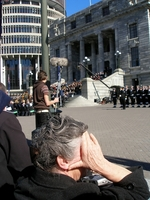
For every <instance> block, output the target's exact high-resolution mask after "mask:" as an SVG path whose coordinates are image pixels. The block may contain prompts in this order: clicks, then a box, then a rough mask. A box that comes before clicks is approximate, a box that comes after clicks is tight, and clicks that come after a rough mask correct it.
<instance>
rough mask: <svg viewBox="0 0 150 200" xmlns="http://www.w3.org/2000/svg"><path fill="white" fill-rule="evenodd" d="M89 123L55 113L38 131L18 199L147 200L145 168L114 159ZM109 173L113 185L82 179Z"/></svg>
mask: <svg viewBox="0 0 150 200" xmlns="http://www.w3.org/2000/svg"><path fill="white" fill-rule="evenodd" d="M87 130H88V126H87V125H86V124H84V123H82V122H80V121H77V120H74V119H72V118H71V117H69V116H65V117H62V116H55V117H52V118H50V120H49V122H48V123H47V124H46V125H43V126H42V127H41V128H40V129H37V130H36V132H34V134H33V135H32V143H31V153H32V160H33V163H34V167H29V168H27V169H26V170H24V176H23V177H21V178H20V179H19V180H18V184H17V187H16V190H15V193H14V195H15V198H16V200H37V199H38V200H81V199H82V200H83V199H92V200H93V199H94V200H106V199H107V200H123V199H128V200H137V199H138V200H147V199H148V198H149V196H150V193H149V189H148V185H147V182H146V180H145V179H144V176H143V169H142V167H140V166H137V167H131V168H129V169H127V168H124V167H122V166H119V165H116V164H114V163H111V162H109V161H108V160H107V159H106V158H105V157H104V155H103V153H102V151H101V147H100V145H99V143H98V141H97V139H96V138H95V137H94V135H93V134H89V133H88V131H87ZM88 170H91V172H92V173H96V174H100V175H101V176H102V177H105V179H106V180H109V182H107V183H108V184H107V185H103V186H99V185H98V184H96V183H97V182H95V183H93V182H90V181H86V182H84V181H82V180H83V179H81V178H82V177H84V176H85V175H87V174H86V172H87V171H88Z"/></svg>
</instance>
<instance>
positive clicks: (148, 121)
mask: <svg viewBox="0 0 150 200" xmlns="http://www.w3.org/2000/svg"><path fill="white" fill-rule="evenodd" d="M85 105H86V104H84V106H81V105H79V107H78V106H77V104H76V107H69V106H67V104H66V106H65V107H63V108H61V110H62V113H61V114H62V115H69V116H72V117H73V118H75V119H78V120H80V121H83V122H84V123H86V124H88V126H89V132H91V133H93V134H94V135H95V136H96V138H97V139H98V141H99V143H100V145H101V148H102V151H103V153H104V155H105V156H106V157H107V159H108V160H110V161H112V162H114V163H118V164H120V165H123V166H135V165H142V166H143V168H144V175H145V178H146V179H147V180H148V183H149V185H150V108H148V107H147V108H142V107H141V108H136V107H135V108H127V109H126V110H121V108H120V107H119V105H118V107H117V108H113V105H112V104H111V103H108V104H104V105H101V104H97V103H96V104H92V106H85ZM18 119H19V121H20V123H21V125H22V128H23V131H24V133H25V135H26V137H27V138H28V139H30V138H31V132H32V131H33V130H34V129H35V116H29V117H27V116H25V117H18Z"/></svg>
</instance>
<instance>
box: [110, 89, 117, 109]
mask: <svg viewBox="0 0 150 200" xmlns="http://www.w3.org/2000/svg"><path fill="white" fill-rule="evenodd" d="M117 97H118V95H117V91H116V88H113V91H112V93H111V98H112V101H113V105H114V106H113V107H114V108H116V105H117Z"/></svg>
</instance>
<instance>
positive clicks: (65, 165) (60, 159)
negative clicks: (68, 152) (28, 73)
mask: <svg viewBox="0 0 150 200" xmlns="http://www.w3.org/2000/svg"><path fill="white" fill-rule="evenodd" d="M57 163H58V165H59V167H60V168H62V169H64V170H68V168H69V162H68V161H67V160H66V159H65V158H63V157H62V156H57Z"/></svg>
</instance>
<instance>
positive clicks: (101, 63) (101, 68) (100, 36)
mask: <svg viewBox="0 0 150 200" xmlns="http://www.w3.org/2000/svg"><path fill="white" fill-rule="evenodd" d="M98 53H99V66H98V69H97V72H103V71H104V47H103V34H102V32H100V33H99V34H98Z"/></svg>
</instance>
